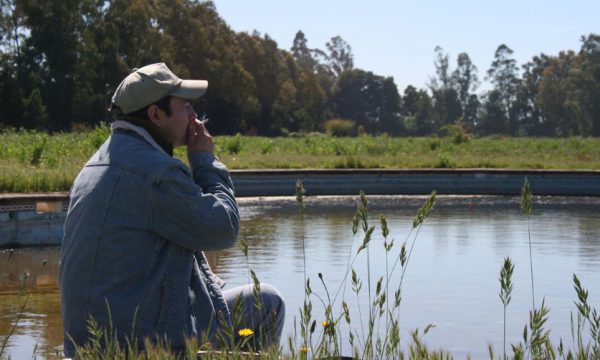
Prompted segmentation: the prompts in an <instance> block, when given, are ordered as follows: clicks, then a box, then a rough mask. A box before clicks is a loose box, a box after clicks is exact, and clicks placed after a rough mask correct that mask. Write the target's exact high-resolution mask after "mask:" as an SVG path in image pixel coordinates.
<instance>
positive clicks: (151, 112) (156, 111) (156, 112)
mask: <svg viewBox="0 0 600 360" xmlns="http://www.w3.org/2000/svg"><path fill="white" fill-rule="evenodd" d="M147 115H148V119H150V121H152V123H153V124H154V125H156V126H157V127H160V125H161V124H162V121H161V120H162V119H161V117H160V108H159V107H158V106H156V105H154V104H152V105H150V106H148V112H147Z"/></svg>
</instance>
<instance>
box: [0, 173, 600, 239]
mask: <svg viewBox="0 0 600 360" xmlns="http://www.w3.org/2000/svg"><path fill="white" fill-rule="evenodd" d="M231 177H232V180H233V182H234V185H235V189H236V195H237V197H238V198H239V200H240V202H245V201H249V202H252V201H254V200H253V199H252V198H256V197H265V198H272V197H281V196H284V197H285V196H293V195H294V188H295V184H296V181H297V180H298V179H301V180H302V182H303V184H304V187H305V188H306V195H307V196H308V199H310V196H325V195H327V196H346V195H357V194H358V193H359V192H360V191H361V190H363V191H365V193H366V194H367V195H368V196H377V195H385V196H389V195H396V196H401V195H426V194H429V193H430V192H431V191H432V190H437V192H438V194H440V195H458V196H466V195H469V196H478V195H483V196H490V195H500V196H517V195H519V194H520V191H521V187H522V186H523V182H524V180H525V178H527V179H528V181H529V183H530V184H531V189H532V191H533V194H534V195H548V196H577V197H586V196H591V197H597V196H600V171H563V170H552V171H548V170H490V169H418V170H381V169H375V170H234V171H231ZM68 200H69V195H68V193H67V192H56V193H30V194H0V248H10V247H20V246H43V245H59V244H60V239H61V238H62V225H63V222H64V215H65V211H66V209H67V205H68ZM288 200H289V199H288ZM488 200H489V199H488ZM581 200H584V199H581ZM420 201H421V200H417V202H420ZM469 201H473V199H471V200H469ZM490 201H492V202H495V201H498V199H495V200H490ZM260 202H263V201H262V200H261V201H260Z"/></svg>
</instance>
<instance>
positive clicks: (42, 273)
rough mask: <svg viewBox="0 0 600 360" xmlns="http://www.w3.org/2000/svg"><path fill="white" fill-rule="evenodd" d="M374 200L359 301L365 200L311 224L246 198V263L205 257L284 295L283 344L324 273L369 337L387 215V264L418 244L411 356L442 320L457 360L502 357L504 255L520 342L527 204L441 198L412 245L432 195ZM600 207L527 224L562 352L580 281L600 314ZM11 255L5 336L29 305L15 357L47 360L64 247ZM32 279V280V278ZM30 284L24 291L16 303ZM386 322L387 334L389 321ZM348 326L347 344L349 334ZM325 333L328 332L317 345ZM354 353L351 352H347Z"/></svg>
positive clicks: (241, 279) (226, 255) (13, 347)
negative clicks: (307, 292) (353, 278)
mask: <svg viewBox="0 0 600 360" xmlns="http://www.w3.org/2000/svg"><path fill="white" fill-rule="evenodd" d="M368 199H369V225H377V227H376V230H375V232H374V235H373V238H372V240H371V243H370V245H369V251H368V252H367V251H366V250H365V251H362V252H361V253H360V254H359V255H358V257H357V258H356V260H355V262H354V264H353V268H354V269H355V270H356V272H357V274H358V276H359V277H360V279H361V281H362V283H363V286H362V290H361V292H360V294H361V295H360V297H358V299H357V296H356V295H355V294H354V293H353V291H352V286H351V283H350V280H349V279H348V280H347V281H346V286H345V287H340V284H342V283H343V279H344V276H345V274H346V269H347V266H348V265H347V264H348V259H349V256H352V257H353V256H354V255H353V254H355V253H356V251H357V248H358V246H360V245H361V243H362V239H363V237H362V231H361V230H359V232H358V234H357V235H356V236H353V235H352V217H353V215H354V212H355V209H356V205H357V203H358V198H357V197H320V198H307V200H306V206H307V207H306V215H305V216H304V218H303V219H302V218H301V217H300V216H299V214H298V207H297V206H296V204H295V202H294V200H293V199H290V198H280V199H276V200H272V199H270V200H269V199H244V200H241V201H240V204H241V214H242V221H243V223H242V228H241V233H240V238H243V239H245V240H246V241H247V242H248V244H249V256H248V259H247V260H248V261H246V259H245V258H244V255H243V253H242V250H241V248H240V247H239V246H238V247H234V248H231V249H228V250H225V251H220V252H213V253H210V254H209V256H208V257H209V260H210V261H211V263H212V265H213V270H215V272H217V273H218V274H219V275H220V276H221V277H222V278H224V279H225V280H226V281H227V287H233V286H237V285H242V284H245V283H247V282H249V275H248V266H247V265H246V263H248V265H249V267H250V268H251V269H252V270H254V271H255V272H256V274H257V275H258V277H259V279H260V280H261V281H264V282H267V283H270V284H272V285H274V286H275V287H277V288H278V289H279V290H280V291H281V292H282V293H283V294H284V296H285V299H286V325H285V330H284V340H285V341H283V344H284V345H285V346H284V347H285V348H287V337H288V336H293V334H294V317H296V321H297V322H298V321H299V308H300V307H301V306H302V302H303V300H304V291H303V279H304V273H305V272H306V276H307V277H309V278H310V280H311V287H312V289H313V291H314V292H315V293H316V294H317V295H319V296H320V297H322V298H326V297H327V295H326V292H325V290H324V287H323V284H322V283H321V281H320V280H319V277H318V274H319V273H321V274H322V276H323V282H324V283H325V285H326V286H327V289H328V290H329V292H330V294H331V297H334V294H335V293H336V292H337V290H338V289H341V290H340V291H339V294H338V297H337V300H336V302H335V305H334V312H335V313H336V314H339V313H340V311H341V299H343V300H344V301H345V302H347V303H348V305H349V307H350V312H351V318H352V324H353V325H352V327H353V329H356V330H357V331H358V334H357V336H358V337H361V336H362V331H361V325H360V315H359V306H360V309H361V313H362V314H363V315H366V313H367V310H366V309H367V306H368V305H367V304H368V294H367V289H368V283H369V281H368V274H369V272H370V274H371V286H372V291H373V292H374V291H375V290H374V288H375V283H376V281H377V279H378V278H379V277H380V276H382V275H385V273H386V251H385V249H384V247H383V238H382V235H381V229H380V227H379V215H380V214H381V213H383V214H385V216H386V218H387V221H388V226H389V228H390V235H389V236H388V239H392V238H393V239H394V240H395V245H394V247H393V248H392V249H391V251H390V253H389V254H388V261H389V268H391V265H392V263H393V261H394V260H395V257H397V255H398V252H399V249H400V245H401V244H402V243H403V242H404V241H405V240H407V239H408V244H409V246H410V244H411V243H412V240H413V239H416V240H415V242H414V249H413V252H412V255H411V258H410V260H409V263H408V267H407V270H406V275H405V277H404V280H403V285H402V302H401V305H400V311H399V319H400V326H401V335H402V339H401V344H402V346H404V347H405V348H406V346H408V344H409V343H410V332H411V331H413V330H415V329H417V328H419V329H420V333H421V334H422V333H423V329H424V328H425V327H426V326H427V325H428V324H434V325H435V327H433V328H431V330H430V331H429V332H428V333H427V334H426V335H424V337H423V340H424V342H425V343H426V344H427V345H428V346H429V347H430V348H432V349H440V348H441V349H445V350H447V351H450V352H452V354H453V355H454V356H455V357H456V358H459V359H463V358H466V356H467V355H469V354H470V355H471V356H472V357H473V358H483V357H487V346H488V344H492V345H493V347H494V349H495V351H496V354H501V352H502V342H503V306H502V303H501V302H500V299H499V296H498V292H499V281H498V277H499V273H500V268H501V266H502V263H503V259H504V258H505V257H510V258H511V259H512V261H513V263H514V264H515V271H514V275H513V283H514V290H513V295H512V301H511V303H510V305H509V306H508V309H507V343H509V344H510V343H514V344H516V343H518V342H519V341H522V333H523V327H524V326H525V324H526V323H527V321H528V319H529V315H528V312H529V310H530V309H531V306H532V291H531V275H530V258H529V241H528V239H529V237H528V220H527V218H525V217H523V215H521V213H520V210H519V203H518V201H519V199H518V198H514V197H489V196H488V197H452V196H445V197H439V198H438V200H437V202H436V207H435V209H434V211H433V213H432V214H431V216H430V217H429V218H428V219H426V221H425V223H424V224H423V226H422V228H421V229H420V231H419V232H418V233H417V232H412V234H411V236H410V238H407V236H408V234H409V232H410V229H411V226H412V220H413V218H414V215H415V213H416V211H417V209H418V208H419V207H420V205H421V204H422V203H423V201H424V199H425V198H424V197H372V198H371V197H369V198H368ZM599 205H600V199H598V198H556V197H554V198H551V197H548V198H534V203H533V206H534V213H533V215H532V216H531V218H530V220H529V226H530V229H531V249H532V254H533V274H534V286H535V303H536V305H537V306H539V305H540V304H541V302H542V299H544V301H545V304H546V305H547V306H548V307H549V308H550V314H549V320H548V323H547V328H548V329H550V330H551V339H552V340H553V343H555V344H556V345H558V341H559V339H561V338H562V340H563V342H564V343H565V346H567V347H572V345H571V344H572V338H571V329H570V319H571V313H573V314H575V311H576V308H575V305H574V301H575V300H576V299H577V297H576V293H575V291H574V289H573V274H577V276H578V277H579V279H580V280H581V282H582V284H583V286H584V287H585V288H587V289H588V290H589V292H590V296H589V300H590V303H591V304H592V305H593V306H595V307H596V308H600V206H599ZM415 236H416V237H415ZM303 244H304V249H305V251H304V253H305V256H304V255H303V250H302V249H303ZM9 254H10V253H9V251H7V250H5V251H2V252H1V253H0V337H2V338H3V337H4V336H5V335H6V334H8V333H9V332H10V331H11V330H10V329H11V327H12V326H13V325H14V323H15V316H16V314H18V313H19V310H20V309H21V306H23V304H25V306H24V308H23V309H24V310H23V314H22V317H21V318H20V319H19V321H18V323H17V325H16V328H15V330H14V335H13V336H12V337H11V338H10V339H9V341H8V347H7V354H8V355H10V356H11V357H13V358H19V359H20V358H31V357H32V354H33V353H34V352H35V354H36V355H37V356H40V357H49V356H51V355H52V354H54V353H55V351H56V350H55V349H56V348H57V347H59V346H60V344H61V343H62V333H61V322H60V309H59V308H60V304H59V297H58V288H57V284H56V274H57V269H58V257H59V249H58V248H56V247H54V248H43V249H39V248H38V249H18V250H14V251H13V253H12V255H10V260H9V259H8V258H9ZM44 260H45V262H44ZM304 264H306V267H305V266H304ZM23 272H28V273H30V274H31V276H30V277H29V278H28V279H23V281H24V282H22V281H21V280H22V279H21V274H22V273H23ZM399 278H400V272H399V271H398V269H396V270H395V271H394V273H393V274H392V276H391V282H390V284H392V285H390V286H393V287H394V290H395V287H396V286H397V284H398V281H399ZM21 284H23V285H21ZM21 287H24V292H23V293H22V294H20V295H19V293H18V291H19V289H20V288H21ZM390 293H393V291H392V290H390ZM311 299H312V302H313V318H314V319H317V323H318V324H320V322H321V321H322V320H323V319H324V315H323V310H324V307H323V305H322V304H321V303H320V301H319V300H318V298H317V297H316V296H312V297H311ZM364 321H366V318H364V317H363V322H364ZM342 322H343V319H342ZM382 323H383V324H384V325H383V326H382V327H381V329H382V330H381V331H383V329H384V326H385V319H383V321H382ZM343 329H344V330H343V331H342V337H344V336H345V337H346V338H345V343H346V344H347V330H346V329H347V328H346V327H343ZM320 331H322V330H321V328H320V325H319V328H318V329H317V331H316V332H315V335H316V337H317V336H318V335H319V333H320ZM315 340H316V339H315ZM345 349H346V350H345V351H346V352H347V353H348V352H349V350H348V347H347V346H346V348H345Z"/></svg>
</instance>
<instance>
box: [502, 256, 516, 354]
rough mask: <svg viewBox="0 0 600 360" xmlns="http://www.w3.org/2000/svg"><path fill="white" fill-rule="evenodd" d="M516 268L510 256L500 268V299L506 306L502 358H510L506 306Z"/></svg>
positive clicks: (509, 298) (510, 295)
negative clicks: (507, 341)
mask: <svg viewBox="0 0 600 360" xmlns="http://www.w3.org/2000/svg"><path fill="white" fill-rule="evenodd" d="M514 270H515V266H514V265H513V263H512V261H511V260H510V258H509V257H507V258H505V259H504V265H503V266H502V269H501V270H500V294H499V295H500V300H501V301H502V305H503V306H504V311H503V322H502V323H503V332H502V334H503V337H502V359H504V360H505V359H508V358H507V357H506V308H507V307H508V304H510V300H511V298H512V290H513V284H512V274H513V271H514Z"/></svg>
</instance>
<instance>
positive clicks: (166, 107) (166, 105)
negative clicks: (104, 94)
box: [108, 95, 171, 120]
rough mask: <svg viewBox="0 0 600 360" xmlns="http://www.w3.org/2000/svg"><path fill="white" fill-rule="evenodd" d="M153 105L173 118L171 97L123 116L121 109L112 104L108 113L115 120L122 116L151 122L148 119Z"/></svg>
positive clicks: (168, 96)
mask: <svg viewBox="0 0 600 360" xmlns="http://www.w3.org/2000/svg"><path fill="white" fill-rule="evenodd" d="M152 105H156V106H158V108H159V109H161V110H162V111H164V112H165V113H167V116H171V95H167V96H165V97H164V98H162V99H160V100H158V101H155V102H153V103H152V104H149V105H147V106H144V107H143V108H141V109H139V110H136V111H134V112H131V113H129V114H123V113H122V111H121V109H120V108H119V107H118V106H117V105H115V104H112V105H111V106H110V109H109V110H108V111H109V112H110V113H111V114H112V116H113V118H114V119H115V120H116V119H117V118H120V117H122V116H126V117H134V118H138V119H143V120H150V119H148V108H149V107H150V106H152Z"/></svg>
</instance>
